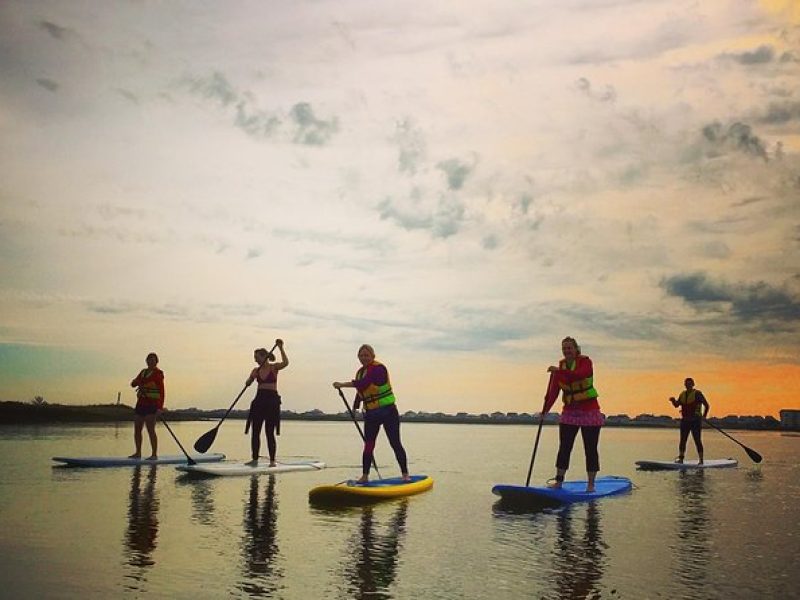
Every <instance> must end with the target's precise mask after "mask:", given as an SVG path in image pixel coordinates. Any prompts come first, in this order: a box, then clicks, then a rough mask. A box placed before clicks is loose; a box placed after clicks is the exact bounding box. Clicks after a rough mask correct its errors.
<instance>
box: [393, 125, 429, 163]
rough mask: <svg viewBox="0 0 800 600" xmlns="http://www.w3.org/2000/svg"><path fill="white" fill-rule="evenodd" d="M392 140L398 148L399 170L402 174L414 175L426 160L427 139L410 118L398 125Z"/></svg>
mask: <svg viewBox="0 0 800 600" xmlns="http://www.w3.org/2000/svg"><path fill="white" fill-rule="evenodd" d="M392 140H393V141H394V142H395V144H397V148H398V156H397V162H398V169H399V171H400V172H401V173H406V174H408V175H414V174H415V173H416V172H417V167H418V165H419V163H420V162H421V161H422V160H424V158H425V138H424V137H423V135H422V131H421V130H420V129H418V128H417V127H415V125H414V122H413V121H412V120H411V119H410V118H406V119H403V120H402V121H399V122H398V123H397V127H396V131H395V134H394V136H393V138H392Z"/></svg>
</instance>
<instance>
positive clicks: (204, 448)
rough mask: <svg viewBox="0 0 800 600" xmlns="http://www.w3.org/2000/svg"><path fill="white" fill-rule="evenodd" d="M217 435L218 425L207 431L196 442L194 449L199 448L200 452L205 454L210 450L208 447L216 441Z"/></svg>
mask: <svg viewBox="0 0 800 600" xmlns="http://www.w3.org/2000/svg"><path fill="white" fill-rule="evenodd" d="M216 437H217V427H214V429H212V430H211V431H207V432H206V433H204V434H203V435H201V436H200V437H199V438H197V441H196V442H195V443H194V449H195V450H197V451H198V452H199V453H200V454H205V453H206V452H208V449H209V448H211V444H213V443H214V439H215V438H216Z"/></svg>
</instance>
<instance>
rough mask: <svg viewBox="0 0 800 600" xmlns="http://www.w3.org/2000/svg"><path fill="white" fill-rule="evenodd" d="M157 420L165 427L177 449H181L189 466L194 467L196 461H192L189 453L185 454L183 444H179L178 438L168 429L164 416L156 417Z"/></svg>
mask: <svg viewBox="0 0 800 600" xmlns="http://www.w3.org/2000/svg"><path fill="white" fill-rule="evenodd" d="M158 418H159V419H161V422H162V423H163V424H164V427H166V428H167V431H169V434H170V435H171V436H172V439H173V440H175V443H176V444H178V448H180V449H181V452H183V453H184V455H185V456H186V460H188V461H189V464H190V465H196V464H197V462H196V461H195V460H194V459H193V458H192V457H191V456H189V453H188V452H186V450H185V449H184V447H183V444H181V442H180V440H179V439H178V437H177V436H176V435H175V433H174V432H173V431H172V427H170V426H169V423H167V421H166V419H165V418H164V416H163V415H158Z"/></svg>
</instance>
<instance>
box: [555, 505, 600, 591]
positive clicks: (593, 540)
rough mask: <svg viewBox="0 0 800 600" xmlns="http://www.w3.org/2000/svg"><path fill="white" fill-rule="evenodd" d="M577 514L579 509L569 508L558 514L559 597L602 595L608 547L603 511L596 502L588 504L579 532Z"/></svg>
mask: <svg viewBox="0 0 800 600" xmlns="http://www.w3.org/2000/svg"><path fill="white" fill-rule="evenodd" d="M576 510H577V509H576ZM575 516H576V511H574V510H571V509H568V510H563V511H561V512H559V513H558V516H557V517H556V532H557V534H558V535H557V536H556V542H555V548H554V551H553V569H554V571H555V577H554V579H555V582H556V593H557V594H558V597H559V598H599V597H600V596H601V590H600V582H601V580H602V579H603V569H604V567H605V563H606V556H605V550H606V549H607V548H608V546H606V544H605V542H603V539H602V533H603V532H602V529H601V527H600V510H599V509H598V507H597V503H596V502H589V503H588V504H586V518H585V520H584V522H583V532H576V518H575Z"/></svg>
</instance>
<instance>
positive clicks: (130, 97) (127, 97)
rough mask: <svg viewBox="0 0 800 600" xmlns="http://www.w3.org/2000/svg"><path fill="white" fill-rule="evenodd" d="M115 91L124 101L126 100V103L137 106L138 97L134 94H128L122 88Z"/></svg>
mask: <svg viewBox="0 0 800 600" xmlns="http://www.w3.org/2000/svg"><path fill="white" fill-rule="evenodd" d="M115 91H116V92H117V93H118V94H119V95H120V96H122V97H123V98H125V100H127V101H128V102H131V103H132V104H137V105H138V104H139V97H138V96H137V95H136V94H134V93H133V92H129V91H128V90H125V89H123V88H116V89H115Z"/></svg>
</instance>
